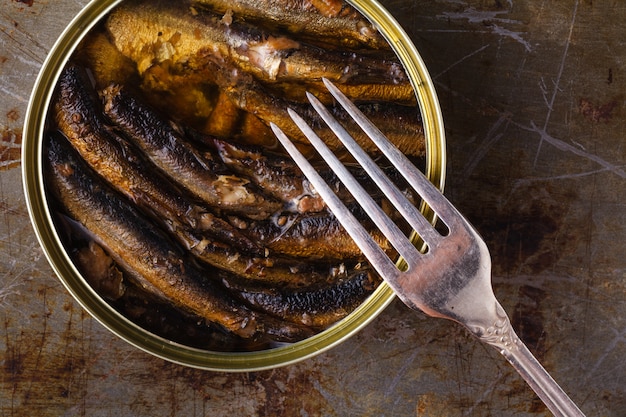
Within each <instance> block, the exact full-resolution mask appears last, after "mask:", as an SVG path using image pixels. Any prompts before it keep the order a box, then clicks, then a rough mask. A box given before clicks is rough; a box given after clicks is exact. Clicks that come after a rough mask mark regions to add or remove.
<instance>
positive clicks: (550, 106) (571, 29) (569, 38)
mask: <svg viewBox="0 0 626 417" xmlns="http://www.w3.org/2000/svg"><path fill="white" fill-rule="evenodd" d="M578 1H579V0H576V3H574V11H573V13H572V21H571V22H570V26H569V33H568V35H567V41H566V42H565V49H564V50H563V56H562V57H561V64H560V65H559V71H558V74H557V76H556V80H555V81H554V90H553V91H552V97H551V98H550V101H549V102H548V103H547V104H548V113H547V114H546V120H545V122H544V124H543V129H542V130H543V132H545V131H546V130H547V128H548V123H549V122H550V117H551V116H552V110H553V109H554V102H555V101H556V96H557V94H558V93H559V84H560V83H561V77H562V76H563V71H564V70H565V61H566V60H567V53H568V51H569V47H570V45H571V43H572V33H573V32H574V24H575V23H576V15H577V14H578ZM544 86H545V84H544ZM546 92H547V90H546ZM545 136H548V135H547V134H546V135H545ZM543 142H544V135H541V137H540V140H539V145H538V146H537V153H536V154H535V161H534V164H535V165H536V164H537V160H538V159H539V152H540V151H541V146H542V145H543Z"/></svg>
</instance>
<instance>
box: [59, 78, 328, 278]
mask: <svg viewBox="0 0 626 417" xmlns="http://www.w3.org/2000/svg"><path fill="white" fill-rule="evenodd" d="M86 76H87V74H86V72H85V71H84V70H83V69H82V68H80V67H77V66H70V67H68V68H66V69H65V70H64V71H63V73H62V75H61V77H60V80H59V87H58V90H57V92H58V93H57V96H56V97H57V98H56V99H55V105H54V107H55V118H56V120H57V122H58V126H59V127H61V131H62V132H63V133H64V134H65V135H66V138H68V139H69V141H70V143H72V145H73V146H74V148H75V149H77V151H78V152H79V154H80V155H81V156H82V158H83V159H84V160H85V161H87V162H88V163H89V164H90V166H92V168H93V169H94V170H95V172H97V173H98V174H99V175H100V176H101V177H102V178H103V179H104V180H106V181H107V182H108V183H109V184H110V185H111V186H113V187H114V188H115V189H117V190H118V191H120V192H122V193H123V194H124V195H126V196H127V197H128V198H130V199H131V200H132V201H133V202H134V203H135V204H138V205H139V207H141V208H142V209H143V210H144V211H146V212H154V213H156V214H155V215H154V216H153V217H154V218H155V219H158V221H159V223H160V224H161V225H163V226H165V227H166V228H167V229H168V230H169V232H170V235H172V236H173V237H174V238H176V240H177V241H178V242H179V243H180V244H182V245H184V246H185V247H186V248H187V249H188V250H189V251H190V252H191V253H192V254H194V255H195V256H196V257H197V258H198V259H200V260H202V261H204V262H206V263H208V264H210V265H213V266H215V267H219V268H223V269H224V270H226V271H229V272H231V273H233V274H235V275H237V276H238V277H241V279H242V280H244V281H248V282H263V283H265V284H273V285H281V286H285V287H293V286H297V287H301V286H304V285H311V284H314V283H319V282H325V281H327V280H328V277H327V276H326V274H325V273H324V272H323V271H318V270H316V269H315V268H313V267H311V266H310V265H308V264H305V263H304V262H303V261H302V260H299V261H297V260H290V261H289V262H286V261H285V260H284V259H281V258H280V257H277V256H274V254H273V253H272V254H271V255H270V254H268V253H266V250H265V248H263V247H261V246H259V245H258V244H256V243H254V242H252V240H251V239H249V238H248V237H247V236H246V235H245V234H244V233H241V231H240V230H239V229H237V228H235V227H233V226H231V224H229V223H228V222H226V221H224V220H222V219H220V218H218V217H216V216H213V215H212V214H211V213H210V212H209V211H208V208H204V207H201V206H199V205H197V204H195V203H194V202H192V201H190V199H188V198H186V196H185V194H184V193H178V194H176V192H175V191H174V190H175V189H176V186H175V185H174V184H171V183H168V182H167V180H165V179H163V178H160V177H159V176H158V175H156V174H155V173H154V172H151V173H150V174H149V175H148V172H150V169H149V168H146V166H148V167H149V164H148V163H147V161H145V160H143V159H142V158H141V155H139V154H138V152H137V151H136V150H135V149H133V148H132V147H129V146H125V147H121V146H122V145H123V142H122V141H121V140H120V139H119V138H117V137H114V135H115V133H114V132H113V130H112V128H114V127H115V126H106V125H105V124H104V121H102V120H101V119H100V118H99V117H98V114H97V111H98V106H97V104H98V103H96V102H95V100H96V99H95V96H94V94H90V90H89V87H90V86H89V85H88V84H87V79H86ZM78 115H80V117H79V116H78ZM87 121H91V123H90V124H89V125H83V124H82V123H83V122H87ZM79 133H80V134H79ZM95 148H97V152H93V150H94V149H95ZM138 161H141V163H138ZM154 170H156V168H154ZM154 170H153V171H154ZM196 213H199V214H198V215H197V216H196V215H195V214H196ZM209 223H210V224H209ZM206 231H209V232H211V233H209V234H207V233H202V232H206ZM216 239H217V240H216Z"/></svg>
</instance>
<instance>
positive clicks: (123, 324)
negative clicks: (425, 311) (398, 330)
mask: <svg viewBox="0 0 626 417" xmlns="http://www.w3.org/2000/svg"><path fill="white" fill-rule="evenodd" d="M120 3H121V0H94V1H92V2H91V3H89V4H88V5H87V6H86V7H85V8H84V9H83V10H82V11H81V13H80V14H79V15H77V16H76V18H75V19H73V21H72V22H71V23H70V24H69V26H68V27H67V28H66V29H65V31H64V32H63V33H62V35H61V36H60V38H59V39H58V40H57V42H56V43H55V45H54V46H53V48H52V50H51V51H50V53H49V55H48V57H47V59H46V61H45V62H44V64H43V67H42V69H41V71H40V73H39V76H38V78H37V80H36V82H35V86H34V89H33V92H32V95H31V99H30V103H29V107H28V111H27V113H26V117H25V126H24V134H23V143H22V175H23V182H24V192H25V196H26V202H27V205H28V210H29V215H30V218H31V221H32V224H33V227H34V229H35V233H36V235H37V238H38V239H39V242H40V244H41V247H42V248H43V251H44V253H45V255H46V257H47V259H48V261H49V262H50V264H51V266H52V268H53V270H54V272H55V273H56V275H57V276H58V277H59V279H60V280H61V282H62V283H63V284H64V286H65V287H66V288H67V290H68V291H69V292H70V293H71V295H72V296H73V297H74V298H75V299H76V300H77V301H78V302H79V303H80V304H81V306H82V307H83V308H84V309H85V310H87V311H88V312H89V313H90V314H91V315H92V316H93V317H94V318H95V319H96V320H98V321H99V322H100V323H101V324H102V325H104V326H105V327H106V328H107V329H109V330H110V331H111V332H113V333H114V334H116V335H117V336H119V337H120V338H122V339H123V340H125V341H127V342H128V343H130V344H132V345H134V346H136V347H137V348H139V349H142V350H144V351H146V352H148V353H150V354H153V355H155V356H157V357H160V358H163V359H165V360H168V361H171V362H174V363H179V364H182V365H186V366H190V367H196V368H201V369H207V370H215V371H257V370H263V369H270V368H275V367H278V366H284V365H287V364H292V363H295V362H298V361H301V360H304V359H306V358H310V357H312V356H314V355H317V354H318V353H321V352H323V351H325V350H327V349H330V348H332V347H333V346H335V345H337V344H338V343H341V342H342V341H344V340H346V339H348V338H349V337H351V336H352V335H353V334H355V333H356V332H358V331H359V330H360V329H362V328H363V327H364V326H366V325H367V324H368V323H369V322H370V321H371V320H372V319H374V318H375V317H376V316H377V315H378V314H379V313H380V312H381V311H383V310H384V309H385V307H386V306H387V305H388V304H389V303H390V302H391V301H392V300H393V298H394V295H393V292H392V290H391V289H390V288H389V287H388V286H387V285H386V284H385V283H383V284H381V285H380V286H379V287H378V288H377V289H376V290H375V292H374V293H373V294H372V295H371V296H370V297H369V298H368V299H367V300H366V301H365V302H364V303H362V304H361V305H360V306H359V307H358V308H357V309H356V310H355V311H353V312H352V313H351V314H349V315H348V316H347V317H346V318H344V319H343V320H341V321H340V322H338V323H337V324H335V325H334V326H332V327H330V328H329V329H327V330H325V331H322V332H321V333H318V334H316V335H315V336H312V337H310V338H308V339H306V340H303V341H300V342H297V343H293V344H288V345H284V346H279V347H275V348H272V349H267V350H262V351H254V352H232V353H231V352H215V351H208V350H203V349H198V348H193V347H190V346H185V345H183V344H181V343H177V342H174V341H171V340H167V339H165V338H163V337H161V336H158V335H155V334H153V333H151V332H150V331H148V330H146V329H144V328H142V327H140V326H138V325H137V324H135V323H134V322H132V321H131V320H129V319H128V318H126V317H124V316H123V315H122V314H120V313H119V312H117V311H116V310H115V309H113V308H112V307H111V306H110V305H109V304H108V303H107V302H105V301H104V300H103V298H102V297H101V296H100V295H98V294H97V293H96V292H95V291H94V290H93V289H92V288H91V286H90V285H89V284H88V283H87V281H86V280H85V278H84V277H83V276H82V275H81V273H80V271H79V270H78V269H77V268H76V266H75V265H74V263H73V262H72V260H71V259H70V257H69V255H68V253H67V252H66V250H65V248H64V246H63V243H62V241H61V239H60V236H59V232H58V230H57V229H56V228H55V225H54V223H53V220H52V216H51V212H50V209H49V205H48V197H47V195H46V190H45V186H44V169H43V166H44V161H43V138H44V133H45V129H46V121H47V119H48V117H49V116H48V112H49V104H50V102H51V99H52V96H53V93H54V89H55V85H56V83H57V80H58V78H59V76H60V74H61V71H62V70H63V68H64V66H65V64H66V63H67V62H68V60H69V59H70V57H71V55H72V53H73V52H74V51H75V50H76V48H77V46H78V45H79V43H80V42H81V40H83V38H84V37H85V36H86V35H87V34H88V33H89V31H90V30H92V29H93V28H94V26H95V25H97V24H98V23H99V22H100V21H102V19H104V18H105V17H106V16H107V14H108V13H109V12H110V11H111V10H112V9H113V8H115V7H116V6H117V5H119V4H120ZM349 3H350V4H351V5H352V6H353V7H355V8H356V9H357V10H358V11H360V12H361V13H362V14H363V15H364V16H365V17H366V18H367V19H368V20H369V21H370V22H372V23H373V24H374V25H375V26H376V27H377V29H378V30H379V32H380V33H381V34H382V35H383V36H384V37H385V38H386V39H387V41H388V42H389V44H390V45H391V47H392V49H393V50H394V51H395V53H396V54H397V56H398V57H399V59H400V61H401V63H402V64H403V66H404V69H405V72H406V73H407V75H408V77H409V78H410V81H411V83H412V85H413V88H414V90H415V92H416V96H417V98H418V105H419V110H420V112H421V116H422V119H423V125H424V132H425V137H426V148H427V153H426V161H425V164H426V167H425V169H426V175H427V176H428V177H429V179H430V180H431V181H432V182H433V183H434V184H436V185H437V186H438V187H439V188H440V189H443V186H444V179H445V165H446V148H445V135H444V127H443V120H442V116H441V110H440V108H439V103H438V100H437V96H436V93H435V89H434V86H433V83H432V80H431V78H430V76H429V74H428V71H427V69H426V67H425V65H424V63H423V61H422V59H421V57H420V55H419V53H418V52H417V50H416V48H415V46H414V45H413V43H412V42H411V40H410V38H409V37H408V35H407V34H406V33H405V32H404V31H403V30H402V28H401V27H400V25H399V24H398V23H397V21H396V20H394V18H393V17H392V16H391V15H390V14H389V12H388V11H386V10H385V9H384V8H383V7H382V6H381V5H380V4H379V3H377V2H376V1H375V0H350V1H349ZM425 214H426V216H427V217H429V218H430V220H432V221H434V216H433V215H432V213H429V212H426V213H425Z"/></svg>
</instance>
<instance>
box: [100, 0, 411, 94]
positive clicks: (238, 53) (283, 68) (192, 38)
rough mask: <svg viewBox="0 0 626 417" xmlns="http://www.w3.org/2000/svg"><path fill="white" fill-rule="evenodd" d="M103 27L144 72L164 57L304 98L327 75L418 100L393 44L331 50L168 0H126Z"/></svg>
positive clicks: (364, 90) (368, 90)
mask: <svg viewBox="0 0 626 417" xmlns="http://www.w3.org/2000/svg"><path fill="white" fill-rule="evenodd" d="M106 27H107V30H108V33H109V35H110V37H111V39H112V41H113V43H114V44H115V45H116V46H117V48H118V49H119V51H120V52H121V53H122V54H124V55H126V56H127V57H129V58H131V59H132V60H133V61H135V62H136V63H137V68H138V70H139V73H140V75H141V74H143V73H144V72H145V71H146V70H147V69H149V68H150V67H151V66H153V65H155V64H158V63H161V62H170V63H172V64H174V65H175V66H179V67H184V68H185V69H186V70H187V71H188V72H202V73H203V72H206V69H207V68H208V67H209V66H210V65H211V64H212V63H217V64H218V65H226V66H228V67H232V68H235V69H237V70H239V71H241V72H245V73H248V74H252V75H253V76H254V77H255V78H256V79H257V80H258V81H259V82H262V83H264V84H284V83H289V85H290V87H291V88H293V89H300V94H299V95H300V96H302V97H304V91H305V90H306V89H311V88H315V89H316V90H317V91H324V87H323V83H322V81H321V80H322V77H325V78H327V79H329V80H331V81H333V82H336V83H338V84H346V85H352V86H353V89H355V90H356V91H355V93H356V95H353V96H352V97H355V98H361V97H365V96H366V95H368V96H369V97H368V99H369V100H377V99H378V100H398V101H403V102H405V101H408V102H412V103H415V93H414V91H413V87H412V85H411V83H410V81H409V79H408V77H407V76H406V74H405V72H404V70H403V68H402V65H401V64H400V63H399V61H398V60H397V58H396V56H395V55H394V54H393V53H392V52H390V51H375V52H376V53H372V51H365V52H358V53H357V52H354V51H343V50H336V51H331V50H327V49H323V48H318V47H314V46H311V45H307V44H304V43H302V42H297V41H295V40H293V39H291V38H288V37H285V36H282V35H275V34H271V33H265V32H263V31H261V30H259V29H258V28H256V27H254V26H251V25H248V24H244V23H242V22H232V23H228V24H227V23H226V22H225V21H224V20H223V19H222V18H221V17H218V16H215V15H212V14H209V13H191V12H189V11H188V10H186V9H185V8H184V7H181V6H180V4H171V3H167V2H166V3H163V2H143V3H129V4H126V3H124V4H123V5H121V6H120V7H119V8H117V9H116V10H114V11H113V12H112V14H111V15H110V17H109V19H108V21H107V23H106ZM129 28H132V29H130V30H129ZM383 52H384V53H383ZM381 54H382V55H383V56H382V57H381V56H380V55H381ZM283 90H284V88H283ZM347 92H348V93H349V94H354V93H351V92H350V91H347Z"/></svg>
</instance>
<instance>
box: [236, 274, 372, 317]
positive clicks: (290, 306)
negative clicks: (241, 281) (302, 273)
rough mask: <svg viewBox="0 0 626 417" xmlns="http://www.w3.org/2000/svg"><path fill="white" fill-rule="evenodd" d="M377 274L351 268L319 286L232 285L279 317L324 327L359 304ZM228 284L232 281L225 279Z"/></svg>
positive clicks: (239, 293) (249, 300)
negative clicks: (261, 288) (269, 288)
mask: <svg viewBox="0 0 626 417" xmlns="http://www.w3.org/2000/svg"><path fill="white" fill-rule="evenodd" d="M380 282H381V279H380V277H379V276H378V275H377V274H375V273H373V272H372V271H371V270H370V269H369V268H362V269H356V270H352V271H351V272H350V274H349V275H346V276H345V277H343V278H342V279H339V280H337V282H336V283H334V284H333V285H329V286H324V287H321V288H306V289H302V290H291V289H283V288H275V289H273V290H272V291H255V290H254V289H250V288H248V289H241V290H236V289H233V292H234V293H235V296H237V297H240V298H241V299H243V300H245V301H246V302H247V303H248V304H250V305H251V306H252V307H253V308H255V309H257V310H259V311H263V312H266V313H268V314H272V315H274V316H276V317H279V318H280V319H282V320H285V321H289V322H292V323H297V324H300V325H303V326H310V327H313V328H317V329H324V328H326V327H328V326H330V325H331V324H333V323H336V322H337V321H338V320H340V319H342V318H344V317H345V316H347V315H348V314H350V312H352V311H353V310H354V309H355V308H356V307H358V306H359V304H361V303H362V302H363V301H365V298H367V297H368V296H369V295H370V294H371V293H372V292H373V291H374V290H375V289H376V287H377V286H378V284H380ZM224 283H225V285H226V286H227V287H231V285H230V284H229V283H228V282H227V281H226V280H224Z"/></svg>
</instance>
